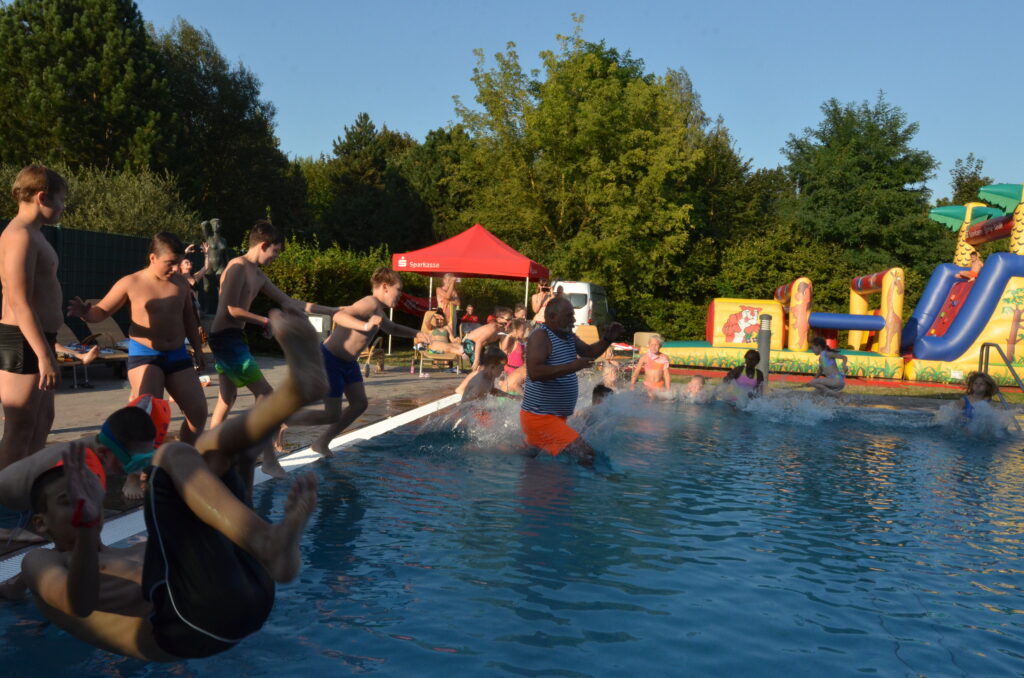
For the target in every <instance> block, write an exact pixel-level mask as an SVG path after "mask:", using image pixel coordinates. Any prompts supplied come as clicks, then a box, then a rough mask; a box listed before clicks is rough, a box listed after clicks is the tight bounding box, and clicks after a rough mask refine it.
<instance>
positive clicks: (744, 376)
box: [725, 349, 764, 398]
mask: <svg viewBox="0 0 1024 678" xmlns="http://www.w3.org/2000/svg"><path fill="white" fill-rule="evenodd" d="M759 362H761V354H760V353H758V352H757V351H755V350H753V349H751V350H749V351H747V352H746V353H744V354H743V364H742V365H737V366H736V367H734V368H732V369H731V370H729V373H728V374H726V375H725V383H727V384H729V383H731V384H733V385H735V386H737V387H739V388H740V389H741V390H743V391H745V392H746V394H747V397H748V398H755V397H757V396H759V395H761V386H762V384H763V383H764V373H763V372H762V371H761V370H759V369H757V364H758V363H759Z"/></svg>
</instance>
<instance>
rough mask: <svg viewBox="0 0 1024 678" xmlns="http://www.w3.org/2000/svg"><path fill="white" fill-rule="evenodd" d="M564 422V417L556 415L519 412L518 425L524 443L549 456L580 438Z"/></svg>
mask: <svg viewBox="0 0 1024 678" xmlns="http://www.w3.org/2000/svg"><path fill="white" fill-rule="evenodd" d="M565 420H566V417H560V416H558V415H557V414H534V413H533V412H527V411H526V410H519V423H520V424H521V425H522V427H523V436H524V437H525V438H526V443H527V444H528V445H533V446H534V447H539V448H541V449H542V450H544V451H545V452H547V453H548V454H550V455H551V456H555V455H556V454H558V453H559V452H561V451H562V450H564V449H565V448H566V447H568V446H569V445H571V444H572V443H574V442H576V439H577V438H579V437H580V434H579V433H577V432H576V431H575V430H573V429H572V428H570V427H569V425H568V424H567V423H565Z"/></svg>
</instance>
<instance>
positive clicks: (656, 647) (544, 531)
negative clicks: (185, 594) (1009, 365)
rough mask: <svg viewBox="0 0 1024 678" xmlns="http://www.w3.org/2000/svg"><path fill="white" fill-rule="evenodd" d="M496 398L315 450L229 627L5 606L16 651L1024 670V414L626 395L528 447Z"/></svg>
mask: <svg viewBox="0 0 1024 678" xmlns="http://www.w3.org/2000/svg"><path fill="white" fill-rule="evenodd" d="M490 407H491V408H492V411H491V418H490V422H489V424H488V427H487V428H484V429H481V428H479V424H474V425H475V426H477V427H478V428H476V429H469V430H466V429H465V428H464V424H463V425H462V426H460V427H459V430H458V431H457V432H455V433H453V432H451V426H452V424H453V423H454V422H455V421H456V420H457V419H458V418H459V417H458V415H457V414H455V413H452V414H446V415H443V416H440V417H436V418H435V419H434V420H433V421H431V422H429V423H427V424H414V425H411V426H408V427H405V428H404V429H401V430H399V431H396V432H394V433H391V434H388V435H385V436H381V437H379V438H375V439H373V440H370V441H367V442H365V443H362V444H360V445H359V446H358V447H357V448H353V449H350V450H349V451H348V452H346V453H344V454H343V455H341V456H339V457H337V458H335V459H333V460H331V461H329V462H326V463H318V464H315V465H313V467H312V468H315V469H316V472H317V473H318V474H319V476H320V480H321V489H322V492H321V501H320V505H319V507H318V509H317V514H316V516H315V517H314V520H313V522H312V524H311V527H310V529H309V532H308V535H307V538H306V540H305V543H304V549H303V553H304V561H305V568H304V570H303V572H302V574H301V575H300V578H299V580H298V581H296V582H295V583H294V584H291V585H287V586H283V587H281V588H280V589H279V594H278V602H277V605H276V607H275V610H274V613H273V614H272V616H271V618H270V620H269V622H268V623H267V625H266V626H265V627H264V629H263V631H262V632H260V633H259V634H257V635H255V636H253V637H252V638H250V639H248V640H247V641H245V642H244V643H242V644H241V645H240V646H239V647H238V648H236V649H235V650H233V651H232V652H229V653H226V654H224V655H221V656H218V657H214V658H211V659H208V660H203V661H191V662H187V663H184V664H181V665H172V666H162V667H147V666H146V665H144V664H141V663H140V662H136V661H131V660H125V659H122V658H118V657H114V656H112V655H108V654H105V653H102V652H99V651H94V650H91V649H90V648H88V647H87V646H85V645H83V644H81V643H79V642H77V641H74V640H72V639H70V638H68V637H67V636H65V635H64V634H63V633H62V632H60V631H58V630H55V629H54V628H53V627H51V626H49V625H47V624H46V623H45V622H44V621H43V618H42V616H41V615H40V614H38V613H37V612H36V611H35V610H34V608H33V607H32V606H30V605H28V604H20V605H13V606H12V605H6V606H3V607H2V608H0V624H2V625H3V628H4V629H5V630H4V636H3V640H2V641H0V662H2V666H4V669H5V674H7V675H17V674H18V673H19V672H21V673H24V674H25V675H29V674H31V675H65V674H66V675H82V674H89V675H91V674H97V673H103V674H105V675H125V676H134V675H160V676H162V675H168V676H170V675H175V676H181V675H225V676H226V675H231V676H238V675H246V676H260V675H267V676H282V675H283V676H291V675H296V676H297V675H307V676H308V675H315V674H317V673H320V674H323V675H347V674H355V673H369V674H373V675H381V676H447V675H454V674H458V675H472V676H477V675H479V676H491V675H495V676H499V675H507V676H610V675H623V674H625V675H629V674H640V673H641V672H642V673H644V674H647V675H655V676H659V675H694V676H710V675H723V676H724V675H730V676H740V675H742V676H747V675H759V676H769V675H787V676H822V675H828V674H832V675H852V674H865V673H866V674H876V675H882V676H893V675H901V676H902V675H928V676H956V675H963V676H982V675H985V676H995V675H998V676H1006V675H1020V674H1024V628H1022V620H1024V617H1022V611H1024V603H1022V596H1021V587H1022V583H1024V577H1022V573H1021V570H1022V569H1024V568H1022V560H1021V556H1022V552H1024V549H1022V536H1021V535H1022V533H1024V492H1022V487H1024V485H1022V480H1024V461H1022V457H1021V454H1020V449H1021V440H1020V439H1019V438H1017V437H1003V438H997V439H994V440H984V441H979V440H978V439H976V438H971V437H967V436H965V435H963V434H962V433H959V432H956V431H950V430H949V429H946V428H942V427H939V426H937V425H935V424H934V423H933V418H932V417H933V415H932V414H930V413H923V412H914V411H892V410H873V409H856V408H836V407H835V406H834V405H830V404H828V403H813V402H811V401H789V402H785V403H771V402H767V401H766V402H765V403H763V404H759V405H758V407H757V408H755V409H754V410H753V411H736V410H734V409H733V408H731V407H729V406H725V405H711V406H695V405H690V404H685V403H677V402H668V403H656V404H652V403H649V402H648V401H647V400H646V399H644V398H634V397H633V396H631V395H629V394H622V395H618V396H615V397H614V398H613V399H611V400H609V401H608V402H607V403H606V404H605V405H602V409H601V410H599V411H598V412H597V413H595V415H594V416H592V417H590V418H589V419H588V420H587V422H584V423H586V425H587V427H588V428H587V432H588V437H589V438H590V439H591V440H592V441H594V442H595V443H596V444H597V447H599V448H600V449H601V450H602V451H603V452H604V453H605V454H606V458H605V459H604V460H602V462H601V464H599V468H598V469H597V470H596V471H589V470H585V469H580V468H577V467H575V466H573V465H570V464H565V463H562V462H561V461H559V460H555V459H550V458H540V459H528V458H525V457H523V456H520V455H519V454H517V449H518V448H517V444H516V439H517V435H516V433H515V432H516V425H515V424H516V419H515V415H516V410H515V408H514V404H512V403H494V404H492V405H491V406H490ZM469 420H470V421H473V422H476V419H475V418H473V417H470V418H469ZM285 488H286V485H285V484H283V483H267V484H265V485H264V486H261V488H259V489H258V495H257V509H258V510H261V511H264V512H266V513H267V514H270V515H277V514H279V512H280V509H281V505H282V502H283V500H284V496H285ZM10 669H13V670H14V673H13V674H12V673H10V671H9V670H10Z"/></svg>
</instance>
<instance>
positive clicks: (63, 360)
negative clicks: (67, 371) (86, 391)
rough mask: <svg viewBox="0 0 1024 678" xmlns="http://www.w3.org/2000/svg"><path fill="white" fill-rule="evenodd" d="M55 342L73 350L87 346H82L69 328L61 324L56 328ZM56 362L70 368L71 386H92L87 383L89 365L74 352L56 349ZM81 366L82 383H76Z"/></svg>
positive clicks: (84, 348)
mask: <svg viewBox="0 0 1024 678" xmlns="http://www.w3.org/2000/svg"><path fill="white" fill-rule="evenodd" d="M57 343H58V344H60V345H61V346H64V347H65V348H68V349H74V350H78V349H81V350H83V351H84V350H87V347H85V346H83V345H82V344H81V342H79V341H78V337H76V336H75V333H74V332H72V331H71V328H70V327H68V326H67V325H61V327H60V329H59V330H57ZM57 364H58V365H60V366H61V367H70V368H71V388H79V387H81V388H92V387H93V386H92V384H91V383H89V366H88V365H86V364H85V363H83V362H82V360H81V359H80V358H79V357H78V356H77V355H76V354H74V353H68V352H66V351H57ZM79 367H81V368H82V383H78V368H79Z"/></svg>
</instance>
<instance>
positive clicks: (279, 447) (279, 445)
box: [274, 424, 288, 453]
mask: <svg viewBox="0 0 1024 678" xmlns="http://www.w3.org/2000/svg"><path fill="white" fill-rule="evenodd" d="M287 430H288V424H281V428H279V429H277V435H276V436H274V451H275V452H279V453H280V452H287V451H288V450H287V449H286V448H285V446H284V432H285V431H287Z"/></svg>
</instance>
